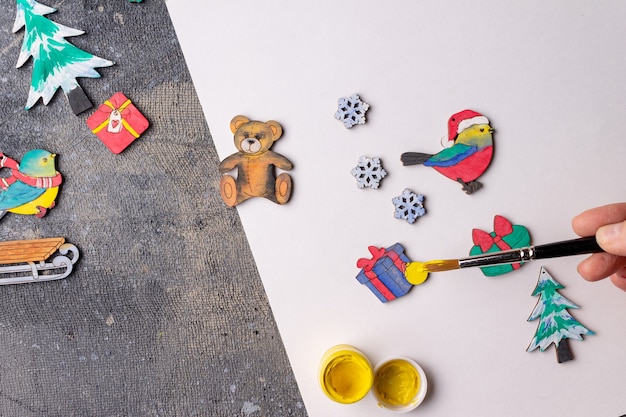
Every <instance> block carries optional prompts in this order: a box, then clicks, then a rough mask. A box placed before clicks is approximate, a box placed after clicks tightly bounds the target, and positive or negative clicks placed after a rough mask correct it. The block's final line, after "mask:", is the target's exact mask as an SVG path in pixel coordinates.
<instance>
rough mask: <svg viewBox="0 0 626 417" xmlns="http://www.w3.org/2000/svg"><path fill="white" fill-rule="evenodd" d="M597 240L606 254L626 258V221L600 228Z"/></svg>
mask: <svg viewBox="0 0 626 417" xmlns="http://www.w3.org/2000/svg"><path fill="white" fill-rule="evenodd" d="M596 239H597V240H598V244H599V245H600V246H601V247H602V249H604V250H605V251H606V252H608V253H612V254H613V255H619V256H626V221H624V222H622V223H614V224H607V225H606V226H602V227H600V228H599V229H598V231H597V232H596Z"/></svg>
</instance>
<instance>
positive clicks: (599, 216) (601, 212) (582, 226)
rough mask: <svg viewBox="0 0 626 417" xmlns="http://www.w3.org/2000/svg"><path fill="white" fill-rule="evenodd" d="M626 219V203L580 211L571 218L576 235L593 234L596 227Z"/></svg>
mask: <svg viewBox="0 0 626 417" xmlns="http://www.w3.org/2000/svg"><path fill="white" fill-rule="evenodd" d="M624 220H626V203H615V204H608V205H606V206H601V207H596V208H593V209H590V210H587V211H584V212H582V213H580V214H579V215H578V216H576V217H574V218H573V219H572V229H574V232H575V233H576V234H577V235H578V236H593V235H595V234H596V230H598V227H600V226H604V225H607V224H613V223H619V222H622V221H624Z"/></svg>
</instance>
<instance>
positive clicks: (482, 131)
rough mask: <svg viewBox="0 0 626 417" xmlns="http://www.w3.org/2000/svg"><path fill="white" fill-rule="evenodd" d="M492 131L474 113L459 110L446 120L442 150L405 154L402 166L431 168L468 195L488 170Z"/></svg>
mask: <svg viewBox="0 0 626 417" xmlns="http://www.w3.org/2000/svg"><path fill="white" fill-rule="evenodd" d="M492 133H493V129H492V128H491V126H490V125H489V120H488V119H487V118H486V117H485V116H483V115H482V114H480V113H478V112H475V111H474V110H463V111H460V112H458V113H455V114H453V115H452V116H451V117H450V119H448V137H447V138H445V142H444V143H443V145H444V149H443V150H441V151H440V152H438V153H436V154H427V153H419V152H405V153H403V154H402V155H401V156H400V160H401V161H402V164H403V165H420V164H422V165H424V166H427V167H432V168H434V169H435V170H437V171H438V172H439V173H441V174H443V175H445V176H446V177H448V178H450V179H452V180H454V181H457V182H458V183H460V184H461V186H462V189H463V191H465V193H467V194H472V193H473V192H475V191H477V190H478V189H480V188H481V187H482V184H481V183H480V182H478V181H476V179H477V178H478V177H480V176H481V175H482V174H483V172H485V170H486V169H487V167H488V166H489V163H490V162H491V157H492V155H493V136H492Z"/></svg>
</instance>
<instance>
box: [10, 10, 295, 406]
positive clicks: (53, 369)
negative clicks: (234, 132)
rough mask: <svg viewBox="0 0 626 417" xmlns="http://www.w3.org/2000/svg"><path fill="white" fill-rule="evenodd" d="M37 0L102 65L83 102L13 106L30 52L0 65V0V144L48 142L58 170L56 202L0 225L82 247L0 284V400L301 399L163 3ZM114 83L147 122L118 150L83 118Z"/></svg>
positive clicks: (15, 233) (256, 402)
mask: <svg viewBox="0 0 626 417" xmlns="http://www.w3.org/2000/svg"><path fill="white" fill-rule="evenodd" d="M43 3H45V4H47V5H49V6H52V7H55V8H57V9H58V11H57V12H56V13H53V14H50V15H48V17H49V19H51V20H53V21H55V22H58V23H61V24H64V25H66V26H69V27H72V28H76V29H81V30H84V31H85V32H86V33H85V34H84V35H81V36H77V37H73V38H69V40H70V41H71V42H72V43H73V44H74V45H76V46H78V47H80V48H82V49H84V50H87V51H89V52H91V53H94V54H95V55H98V56H100V57H103V58H106V59H110V60H112V61H115V62H116V65H115V66H113V67H108V68H102V69H100V70H99V72H100V74H101V75H102V78H100V79H88V78H82V79H80V80H79V82H80V84H81V85H82V87H83V89H84V90H85V92H86V93H87V95H88V96H89V98H90V99H91V101H92V102H93V103H94V108H93V109H91V110H88V111H86V112H84V113H82V114H80V115H78V116H75V115H74V114H73V113H72V111H71V109H70V106H69V104H68V102H67V100H66V98H65V96H64V94H63V93H62V92H61V91H60V90H59V91H58V92H57V94H56V95H55V97H54V98H53V99H52V101H51V102H50V104H49V105H47V106H44V105H43V104H42V103H41V101H40V102H39V103H38V104H37V105H36V106H35V107H33V108H32V109H31V110H29V111H25V110H24V109H23V107H24V104H25V103H26V97H27V95H28V88H29V85H30V78H31V71H32V63H31V62H29V63H27V64H26V65H24V67H22V68H20V69H16V68H15V63H16V61H17V56H18V54H19V50H20V47H21V42H22V39H23V31H20V32H18V33H17V34H12V33H11V29H12V26H13V21H14V18H15V2H14V1H10V0H0V5H2V7H1V10H2V13H1V14H0V56H1V63H0V65H2V69H1V75H0V91H1V97H2V102H1V106H0V151H2V152H4V153H6V154H7V155H8V156H10V157H12V158H14V159H17V160H18V161H19V160H20V159H21V157H22V156H23V155H24V153H25V152H27V151H28V150H30V149H34V148H43V149H47V150H49V151H51V152H55V153H57V154H58V155H59V157H58V161H57V169H58V170H59V171H60V172H61V173H62V174H63V176H64V183H63V185H62V188H61V192H60V195H59V198H58V199H57V205H56V207H55V208H54V209H52V210H51V211H50V212H49V214H48V215H47V216H46V217H44V218H43V219H37V218H35V217H34V216H21V215H16V214H12V213H8V214H7V215H6V216H5V217H4V218H2V219H1V220H0V240H1V241H8V240H21V239H31V238H39V237H54V236H63V237H65V238H66V239H67V240H68V241H69V242H71V243H73V244H75V245H76V246H77V247H78V248H79V250H80V253H81V259H80V260H79V263H78V264H77V265H76V269H75V271H74V272H73V273H72V274H71V275H70V276H69V277H68V278H66V279H64V280H61V281H52V282H44V283H35V284H23V285H12V286H3V287H0V306H1V307H0V308H1V313H0V415H1V416H63V417H68V416H81V417H84V416H196V415H197V416H239V415H243V416H303V415H306V411H305V409H304V406H303V404H302V401H301V398H300V394H299V392H298V389H297V386H296V383H295V380H294V378H293V374H292V371H291V369H290V367H289V363H288V361H287V357H286V355H285V352H284V348H283V346H282V343H281V340H280V337H279V334H278V331H277V328H276V325H275V323H274V320H273V317H272V313H271V310H270V307H269V305H268V302H267V299H266V296H265V293H264V290H263V286H262V283H261V280H260V278H259V275H258V272H257V270H256V267H255V264H254V261H253V258H252V255H251V253H250V248H249V247H248V243H247V241H246V238H245V234H244V231H243V229H242V226H241V223H240V220H239V217H238V215H237V211H236V210H234V209H229V208H227V207H226V206H225V205H224V204H223V202H222V201H221V199H220V197H219V190H218V184H219V174H218V172H217V169H216V168H217V165H218V164H219V160H218V156H217V154H216V151H215V148H214V146H213V143H212V139H211V136H210V133H209V129H208V127H207V125H206V122H205V120H204V116H203V114H202V110H201V107H200V104H199V101H198V98H197V96H196V93H195V90H194V88H193V84H192V83H191V79H190V76H189V73H188V71H187V68H186V66H185V63H184V58H183V56H182V53H181V51H180V47H179V45H178V43H177V40H176V36H175V33H174V30H173V28H172V26H171V22H170V20H169V15H168V14H167V8H166V7H165V4H164V3H163V1H159V0H144V2H143V3H140V4H136V3H130V2H128V1H126V0H107V1H95V0H85V1H64V0H60V1H54V2H52V1H48V2H46V1H43ZM216 65H217V63H216ZM117 91H122V92H124V93H125V94H126V95H127V96H128V97H129V98H131V99H132V100H133V102H134V103H135V104H136V105H137V107H138V108H139V109H140V110H141V111H142V112H143V113H144V115H146V117H147V118H148V119H149V120H150V123H151V126H150V128H149V130H148V131H146V132H145V133H144V134H143V135H142V136H141V137H140V138H139V139H137V140H136V141H135V142H134V143H133V144H132V145H131V146H130V147H129V148H127V149H126V150H125V151H124V152H123V153H121V154H120V155H114V154H113V153H111V152H110V151H109V150H108V149H107V148H105V146H104V145H103V144H102V143H101V142H100V140H99V139H98V138H96V136H95V135H93V134H92V133H91V132H90V131H89V129H88V128H87V126H86V124H85V120H86V119H87V117H88V116H89V115H90V114H91V113H92V112H93V111H94V110H95V108H97V106H98V105H99V104H100V103H102V102H103V101H104V100H106V99H107V98H109V97H110V96H111V95H112V94H113V93H115V92H117Z"/></svg>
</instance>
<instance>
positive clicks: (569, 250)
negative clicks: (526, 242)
mask: <svg viewBox="0 0 626 417" xmlns="http://www.w3.org/2000/svg"><path fill="white" fill-rule="evenodd" d="M596 252H602V248H601V247H600V245H598V242H596V238H595V236H590V237H581V238H579V239H572V240H565V241H563V242H555V243H547V244H545V245H537V246H535V254H534V256H533V259H547V258H560V257H561V256H571V255H582V254H584V253H596Z"/></svg>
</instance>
